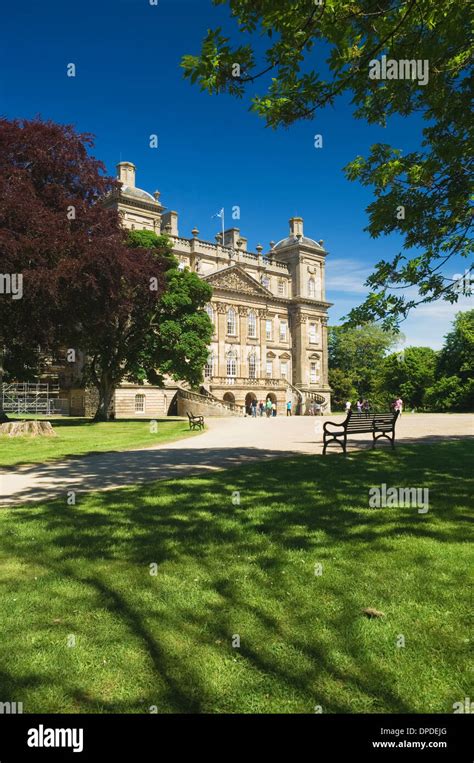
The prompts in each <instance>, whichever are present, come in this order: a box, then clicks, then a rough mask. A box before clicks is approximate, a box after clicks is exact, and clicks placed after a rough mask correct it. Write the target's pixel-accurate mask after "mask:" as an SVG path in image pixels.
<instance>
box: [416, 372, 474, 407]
mask: <svg viewBox="0 0 474 763" xmlns="http://www.w3.org/2000/svg"><path fill="white" fill-rule="evenodd" d="M425 406H426V407H427V408H428V410H431V411H440V412H445V411H473V410H474V379H469V380H468V381H467V382H464V383H463V382H462V381H461V379H460V378H459V376H443V377H442V378H441V379H439V380H438V381H437V382H435V384H433V386H432V387H429V388H428V389H427V390H426V394H425Z"/></svg>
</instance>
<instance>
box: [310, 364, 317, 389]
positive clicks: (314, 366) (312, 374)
mask: <svg viewBox="0 0 474 763" xmlns="http://www.w3.org/2000/svg"><path fill="white" fill-rule="evenodd" d="M309 381H310V384H316V382H318V381H319V361H316V362H314V363H311V364H310V369H309Z"/></svg>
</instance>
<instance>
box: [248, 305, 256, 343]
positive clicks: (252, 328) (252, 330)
mask: <svg viewBox="0 0 474 763" xmlns="http://www.w3.org/2000/svg"><path fill="white" fill-rule="evenodd" d="M248 329H249V337H250V339H256V337H257V316H256V315H255V313H254V312H253V310H251V311H250V312H249V320H248Z"/></svg>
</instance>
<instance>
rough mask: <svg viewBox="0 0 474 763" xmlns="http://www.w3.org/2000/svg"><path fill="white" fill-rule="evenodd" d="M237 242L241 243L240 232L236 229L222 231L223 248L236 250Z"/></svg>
mask: <svg viewBox="0 0 474 763" xmlns="http://www.w3.org/2000/svg"><path fill="white" fill-rule="evenodd" d="M237 241H241V238H240V230H239V229H238V228H227V230H225V231H224V246H230V247H232V249H237V248H238V247H237Z"/></svg>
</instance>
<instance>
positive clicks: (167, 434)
mask: <svg viewBox="0 0 474 763" xmlns="http://www.w3.org/2000/svg"><path fill="white" fill-rule="evenodd" d="M18 418H24V419H27V418H28V419H31V418H37V419H40V418H41V417H40V416H22V417H18ZM12 420H14V419H13V418H12ZM154 420H155V421H157V431H156V432H150V422H149V421H136V420H120V419H119V420H117V421H106V422H100V423H97V424H95V423H93V422H92V421H91V419H82V418H69V417H68V418H54V416H53V417H49V418H48V421H50V422H51V424H52V426H53V428H54V429H55V430H56V432H57V437H8V435H0V467H1V466H14V465H18V464H31V463H40V462H44V461H51V460H54V459H58V458H65V457H68V456H82V455H84V454H86V453H98V452H103V451H106V450H127V449H129V448H141V447H143V446H152V445H158V444H159V443H161V442H168V441H170V440H178V439H179V438H181V437H189V436H190V435H191V434H196V433H197V432H190V431H189V424H188V422H187V421H183V420H182V419H179V420H176V419H170V418H169V417H167V418H164V419H154Z"/></svg>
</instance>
